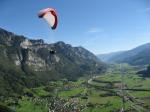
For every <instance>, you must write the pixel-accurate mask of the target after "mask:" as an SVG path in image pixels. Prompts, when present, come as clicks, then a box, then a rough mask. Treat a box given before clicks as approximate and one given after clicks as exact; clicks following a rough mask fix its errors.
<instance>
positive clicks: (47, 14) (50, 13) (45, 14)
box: [38, 8, 58, 30]
mask: <svg viewBox="0 0 150 112" xmlns="http://www.w3.org/2000/svg"><path fill="white" fill-rule="evenodd" d="M38 17H39V18H44V19H45V20H46V21H47V23H48V24H49V25H50V27H51V29H53V30H55V29H56V28H57V24H58V19H57V13H56V11H55V10H54V9H53V8H46V9H43V10H41V11H40V12H39V14H38Z"/></svg>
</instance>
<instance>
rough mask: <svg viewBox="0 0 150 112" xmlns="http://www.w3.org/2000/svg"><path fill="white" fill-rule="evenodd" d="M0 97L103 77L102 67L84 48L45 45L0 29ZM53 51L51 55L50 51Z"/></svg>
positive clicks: (58, 43)
mask: <svg viewBox="0 0 150 112" xmlns="http://www.w3.org/2000/svg"><path fill="white" fill-rule="evenodd" d="M0 49H1V50H0V74H1V75H0V87H1V90H0V95H2V96H5V95H8V96H9V95H12V94H10V93H14V95H15V93H19V94H21V93H22V91H23V88H30V87H36V86H40V85H45V84H48V83H49V81H52V80H60V79H63V78H66V79H68V80H76V79H78V78H79V77H81V76H83V75H91V73H98V74H100V73H102V72H104V71H105V64H104V63H103V62H101V61H99V60H98V58H97V57H96V56H95V55H94V54H93V53H91V52H89V51H88V50H86V49H84V48H83V47H72V46H71V45H69V44H65V43H64V42H61V41H60V42H57V43H53V44H47V43H44V41H43V40H42V39H39V40H32V39H31V40H30V39H28V38H26V37H24V36H18V35H16V34H14V33H11V32H8V31H6V30H4V29H0ZM51 49H54V50H56V53H55V54H51V53H50V50H51Z"/></svg>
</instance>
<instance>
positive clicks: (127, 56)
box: [106, 43, 150, 65]
mask: <svg viewBox="0 0 150 112" xmlns="http://www.w3.org/2000/svg"><path fill="white" fill-rule="evenodd" d="M107 57H109V58H107V60H106V61H107V62H115V63H128V64H131V65H148V64H150V43H147V44H144V45H141V46H139V47H136V48H134V49H132V50H128V51H125V52H122V53H119V54H113V56H112V54H111V53H110V54H109V56H108V55H107Z"/></svg>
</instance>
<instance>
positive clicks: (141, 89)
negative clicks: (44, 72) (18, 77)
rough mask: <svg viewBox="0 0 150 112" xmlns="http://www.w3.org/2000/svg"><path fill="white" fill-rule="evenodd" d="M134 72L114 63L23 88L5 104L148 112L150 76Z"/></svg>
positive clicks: (21, 111) (29, 109)
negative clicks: (97, 71)
mask: <svg viewBox="0 0 150 112" xmlns="http://www.w3.org/2000/svg"><path fill="white" fill-rule="evenodd" d="M137 71H138V69H137V67H134V66H129V65H127V64H122V66H121V69H120V65H118V64H117V65H113V66H111V67H109V69H108V70H107V72H106V73H104V74H101V75H98V74H91V75H90V76H89V77H81V78H79V79H78V80H77V81H69V80H67V79H62V80H59V81H51V82H49V84H48V85H46V86H40V87H37V88H31V89H24V95H22V96H20V98H18V100H16V102H14V101H15V99H13V98H9V99H7V100H6V101H5V104H7V105H8V106H9V107H11V108H12V109H13V110H14V111H16V112H47V111H48V110H49V111H50V110H51V111H52V112H53V111H54V112H58V111H59V112H117V111H120V110H121V109H122V108H124V110H125V112H148V111H149V109H150V97H149V96H150V88H149V87H150V78H143V77H140V76H138V75H137V74H136V73H137ZM122 75H123V76H122ZM51 111H50V112H51Z"/></svg>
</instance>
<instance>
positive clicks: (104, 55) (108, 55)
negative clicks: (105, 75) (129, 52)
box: [97, 51, 124, 62]
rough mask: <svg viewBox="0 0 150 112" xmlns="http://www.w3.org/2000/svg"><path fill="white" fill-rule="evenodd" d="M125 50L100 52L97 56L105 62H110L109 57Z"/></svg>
mask: <svg viewBox="0 0 150 112" xmlns="http://www.w3.org/2000/svg"><path fill="white" fill-rule="evenodd" d="M123 52H124V51H118V52H112V53H107V54H98V55H97V57H98V58H99V59H100V60H102V61H104V62H108V61H109V59H111V58H113V57H115V56H117V55H119V54H121V53H123Z"/></svg>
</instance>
